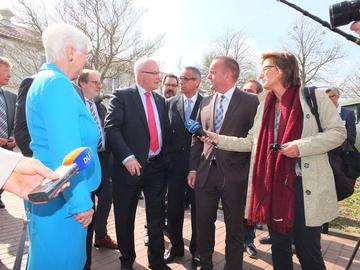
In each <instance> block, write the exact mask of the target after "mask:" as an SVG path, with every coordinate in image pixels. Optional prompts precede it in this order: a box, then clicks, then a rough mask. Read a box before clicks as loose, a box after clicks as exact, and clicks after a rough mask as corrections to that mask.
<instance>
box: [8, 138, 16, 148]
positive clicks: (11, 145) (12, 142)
mask: <svg viewBox="0 0 360 270" xmlns="http://www.w3.org/2000/svg"><path fill="white" fill-rule="evenodd" d="M15 146H16V142H15V138H14V137H10V138H9V139H8V141H7V144H6V147H7V148H9V149H13V148H14V147H15Z"/></svg>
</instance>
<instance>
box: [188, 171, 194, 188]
mask: <svg viewBox="0 0 360 270" xmlns="http://www.w3.org/2000/svg"><path fill="white" fill-rule="evenodd" d="M187 180H188V185H189V187H191V188H192V189H194V188H195V181H196V171H191V172H189V174H188V176H187Z"/></svg>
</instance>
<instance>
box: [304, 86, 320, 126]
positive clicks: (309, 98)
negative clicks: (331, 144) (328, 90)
mask: <svg viewBox="0 0 360 270" xmlns="http://www.w3.org/2000/svg"><path fill="white" fill-rule="evenodd" d="M315 89H316V87H315V86H311V87H306V86H305V87H304V95H305V100H306V103H307V104H308V105H309V108H310V111H311V113H312V114H313V115H314V116H315V119H316V123H317V125H318V128H319V132H323V131H324V130H323V128H322V127H321V123H320V116H319V111H318V105H317V101H316V96H315Z"/></svg>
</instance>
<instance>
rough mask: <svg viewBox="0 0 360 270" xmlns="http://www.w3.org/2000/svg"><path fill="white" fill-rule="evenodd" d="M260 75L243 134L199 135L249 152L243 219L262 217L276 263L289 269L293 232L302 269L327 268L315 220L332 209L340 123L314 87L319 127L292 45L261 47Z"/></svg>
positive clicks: (335, 213) (334, 214)
mask: <svg viewBox="0 0 360 270" xmlns="http://www.w3.org/2000/svg"><path fill="white" fill-rule="evenodd" d="M260 79H261V80H262V83H263V87H264V89H266V90H267V95H266V97H265V98H263V99H262V101H261V103H260V105H259V107H258V112H257V115H256V117H255V122H254V126H253V128H252V129H251V130H250V131H249V134H248V136H247V137H246V138H237V137H229V136H224V135H218V134H215V133H212V132H208V131H206V133H207V134H208V136H209V138H204V137H203V138H202V140H203V141H204V142H206V143H209V142H210V140H212V141H213V142H215V143H217V147H218V148H220V149H223V150H228V151H238V152H251V153H252V155H251V168H250V174H249V183H248V196H247V202H246V209H245V213H246V215H247V218H248V221H249V222H251V223H254V224H259V223H260V224H262V223H265V224H267V225H268V228H269V232H270V238H271V242H272V259H273V266H274V269H275V270H291V269H293V262H292V250H291V243H292V239H293V240H294V243H295V247H296V255H297V257H298V258H299V261H300V264H301V267H302V269H304V270H308V269H309V270H310V269H311V270H317V269H319V270H320V269H321V270H323V269H326V268H325V264H324V260H323V258H322V254H321V246H320V234H321V227H322V224H324V223H326V222H329V221H331V220H333V219H334V218H336V217H337V216H338V209H337V197H336V191H335V182H334V176H333V173H332V170H331V167H330V164H329V161H328V156H327V152H328V151H329V150H331V149H333V148H336V147H338V146H340V145H341V144H342V143H343V141H344V140H345V138H346V130H345V127H344V125H343V124H342V122H341V119H340V116H339V114H338V113H337V111H336V109H335V107H334V106H333V104H332V103H331V101H330V99H329V98H328V97H327V95H326V93H325V92H322V91H316V99H317V103H318V107H319V108H318V110H319V114H320V120H321V125H322V126H324V127H325V128H324V132H322V133H319V131H318V127H317V124H316V120H315V117H314V116H313V114H312V113H311V111H310V108H309V107H308V106H307V103H306V101H305V98H304V95H303V92H302V89H301V87H300V75H299V67H298V63H297V60H296V58H295V56H294V55H292V54H291V53H289V52H269V53H264V54H263V55H262V71H261V75H260Z"/></svg>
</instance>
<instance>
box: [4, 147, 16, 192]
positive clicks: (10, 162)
mask: <svg viewBox="0 0 360 270" xmlns="http://www.w3.org/2000/svg"><path fill="white" fill-rule="evenodd" d="M20 157H21V155H20V154H17V153H14V152H11V151H8V150H5V149H3V148H0V188H1V187H2V186H3V185H4V184H5V181H6V180H7V179H8V177H9V176H10V174H11V173H12V171H13V170H14V168H15V166H16V164H17V163H18V162H19V159H20Z"/></svg>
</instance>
